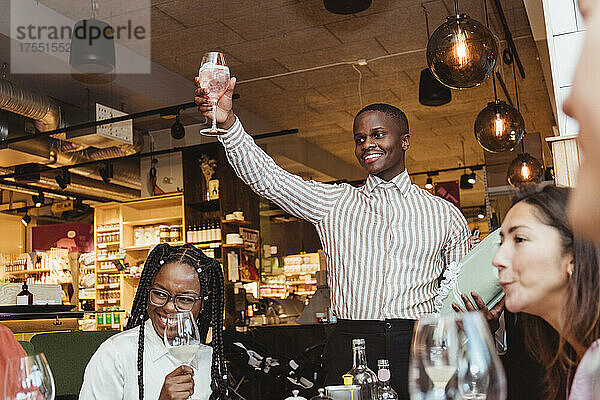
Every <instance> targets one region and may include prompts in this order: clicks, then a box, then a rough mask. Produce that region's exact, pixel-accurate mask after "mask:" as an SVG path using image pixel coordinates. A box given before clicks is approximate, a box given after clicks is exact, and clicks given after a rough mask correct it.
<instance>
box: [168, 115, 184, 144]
mask: <svg viewBox="0 0 600 400" xmlns="http://www.w3.org/2000/svg"><path fill="white" fill-rule="evenodd" d="M171 136H172V137H173V139H183V137H184V136H185V127H184V126H183V124H182V123H181V122H179V110H177V116H176V117H175V122H174V123H173V126H171Z"/></svg>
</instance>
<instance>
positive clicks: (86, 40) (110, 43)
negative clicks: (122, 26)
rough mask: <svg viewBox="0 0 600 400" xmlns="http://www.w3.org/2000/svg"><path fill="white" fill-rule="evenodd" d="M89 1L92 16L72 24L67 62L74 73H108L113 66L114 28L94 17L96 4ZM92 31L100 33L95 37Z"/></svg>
mask: <svg viewBox="0 0 600 400" xmlns="http://www.w3.org/2000/svg"><path fill="white" fill-rule="evenodd" d="M91 2H92V17H91V18H90V19H82V20H80V21H77V22H76V23H75V25H74V26H73V35H72V37H71V51H70V56H69V64H70V65H71V67H72V68H73V70H74V71H75V72H76V73H81V74H85V75H102V74H108V73H110V72H112V71H113V70H114V68H115V39H114V30H113V28H112V27H111V26H110V25H109V24H107V23H106V22H104V21H101V20H99V19H97V18H96V12H97V9H98V6H97V4H96V1H95V0H91ZM92 32H93V33H96V32H100V33H101V34H100V35H98V37H96V35H92ZM76 75H77V74H75V76H76Z"/></svg>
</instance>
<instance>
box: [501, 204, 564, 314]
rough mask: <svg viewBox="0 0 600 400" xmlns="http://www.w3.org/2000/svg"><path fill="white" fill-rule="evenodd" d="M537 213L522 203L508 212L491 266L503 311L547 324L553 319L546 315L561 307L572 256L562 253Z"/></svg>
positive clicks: (556, 236) (552, 230) (556, 234)
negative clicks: (501, 291)
mask: <svg viewBox="0 0 600 400" xmlns="http://www.w3.org/2000/svg"><path fill="white" fill-rule="evenodd" d="M538 213H539V211H538V210H537V209H536V207H535V206H533V205H530V204H527V203H525V202H523V201H522V202H519V203H517V204H516V205H514V206H513V207H512V208H511V209H510V211H509V212H508V214H507V215H506V218H505V220H504V222H503V223H502V228H501V231H500V232H501V233H500V236H501V245H500V248H499V249H498V251H497V252H496V255H495V256H494V259H493V261H492V263H493V264H494V266H495V267H496V268H498V274H499V276H500V284H501V285H502V288H503V289H504V292H505V294H506V308H507V309H508V310H509V311H511V312H526V313H529V314H533V315H537V316H539V317H542V318H544V319H546V321H548V322H550V321H551V320H556V318H555V317H556V316H555V315H549V313H554V312H558V313H560V312H561V311H562V309H563V307H564V304H565V299H566V293H567V284H568V279H569V271H571V272H572V271H573V256H572V254H571V253H565V252H564V250H563V244H562V241H561V237H560V233H559V231H558V229H556V228H554V227H552V226H550V225H546V224H545V223H543V222H542V221H541V220H540V219H539V218H538ZM550 323H552V322H550Z"/></svg>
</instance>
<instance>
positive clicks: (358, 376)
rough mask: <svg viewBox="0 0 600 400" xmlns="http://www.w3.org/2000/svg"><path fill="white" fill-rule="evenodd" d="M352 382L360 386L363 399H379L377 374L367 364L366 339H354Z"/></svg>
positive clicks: (350, 372)
mask: <svg viewBox="0 0 600 400" xmlns="http://www.w3.org/2000/svg"><path fill="white" fill-rule="evenodd" d="M352 353H353V365H352V369H351V370H350V371H348V374H349V375H352V384H354V385H358V386H360V398H361V400H377V376H376V375H375V373H374V372H373V371H372V370H371V369H369V367H368V366H367V355H366V353H365V339H352Z"/></svg>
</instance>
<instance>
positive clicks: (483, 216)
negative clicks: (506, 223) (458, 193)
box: [477, 213, 485, 219]
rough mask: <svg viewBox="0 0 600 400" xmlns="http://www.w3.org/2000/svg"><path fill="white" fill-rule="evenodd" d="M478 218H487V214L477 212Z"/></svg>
mask: <svg viewBox="0 0 600 400" xmlns="http://www.w3.org/2000/svg"><path fill="white" fill-rule="evenodd" d="M477 218H479V219H484V218H485V215H483V213H479V214H477Z"/></svg>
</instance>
